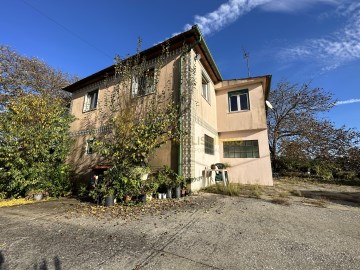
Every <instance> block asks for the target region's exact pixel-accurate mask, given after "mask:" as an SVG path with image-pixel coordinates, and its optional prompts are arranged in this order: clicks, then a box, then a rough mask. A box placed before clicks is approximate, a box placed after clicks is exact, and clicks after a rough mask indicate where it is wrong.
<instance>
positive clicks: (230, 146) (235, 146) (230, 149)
mask: <svg viewBox="0 0 360 270" xmlns="http://www.w3.org/2000/svg"><path fill="white" fill-rule="evenodd" d="M258 157H259V142H258V141H257V140H251V141H232V142H224V158H258Z"/></svg>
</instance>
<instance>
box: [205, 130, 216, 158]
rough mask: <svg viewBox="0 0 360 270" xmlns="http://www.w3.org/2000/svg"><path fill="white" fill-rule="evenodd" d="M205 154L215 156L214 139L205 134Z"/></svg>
mask: <svg viewBox="0 0 360 270" xmlns="http://www.w3.org/2000/svg"><path fill="white" fill-rule="evenodd" d="M205 154H209V155H213V154H214V138H211V137H210V136H208V135H206V134H205Z"/></svg>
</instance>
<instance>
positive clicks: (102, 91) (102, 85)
mask: <svg viewBox="0 0 360 270" xmlns="http://www.w3.org/2000/svg"><path fill="white" fill-rule="evenodd" d="M164 64H165V65H164V66H163V67H162V69H161V72H160V77H159V84H158V90H159V91H165V92H166V93H167V94H168V95H169V94H170V93H172V91H178V89H179V55H173V56H170V57H169V58H168V59H167V60H166V62H165V63H164ZM115 83H116V82H115V79H114V77H110V78H108V79H107V80H102V81H100V82H97V83H93V84H91V85H88V86H86V87H84V88H82V89H79V90H77V91H76V92H75V93H73V96H72V102H71V113H72V114H73V115H74V116H75V118H76V120H75V121H74V122H73V123H72V124H71V127H70V132H72V133H75V132H78V131H86V130H93V129H99V128H100V127H101V126H103V123H102V121H101V117H100V116H101V112H100V111H103V112H104V110H105V109H106V105H105V100H106V97H107V96H109V95H110V94H111V92H112V91H113V90H114V85H115ZM96 89H98V90H99V92H98V104H97V108H96V110H93V111H88V112H83V104H84V96H85V94H86V93H88V92H90V91H93V90H96ZM127 92H128V91H127ZM126 94H128V95H129V96H130V94H131V93H126ZM137 99H138V100H139V101H140V99H142V98H141V97H139V98H137ZM145 99H146V97H145ZM96 136H97V134H94V135H90V134H75V136H74V147H73V150H72V152H71V155H70V156H69V158H68V163H69V164H70V165H71V166H72V167H73V171H74V174H75V175H76V178H80V180H84V179H85V178H86V179H87V178H89V177H90V175H91V171H92V168H93V167H94V166H96V165H97V164H99V163H101V162H103V161H102V159H101V157H100V156H99V155H97V154H96V153H94V154H86V140H87V139H90V138H96ZM174 152H176V153H174ZM176 155H177V148H175V147H173V146H172V145H171V143H167V144H165V145H163V146H162V147H161V148H159V149H157V150H156V151H155V153H154V154H153V155H152V158H151V160H150V165H151V166H154V168H159V167H161V166H163V165H168V166H171V167H172V168H173V169H176V168H177V164H174V163H177V160H175V156H176Z"/></svg>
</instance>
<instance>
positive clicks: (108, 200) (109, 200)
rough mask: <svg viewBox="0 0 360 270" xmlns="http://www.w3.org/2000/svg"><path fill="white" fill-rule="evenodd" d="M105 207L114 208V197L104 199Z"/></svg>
mask: <svg viewBox="0 0 360 270" xmlns="http://www.w3.org/2000/svg"><path fill="white" fill-rule="evenodd" d="M105 206H114V196H107V197H105Z"/></svg>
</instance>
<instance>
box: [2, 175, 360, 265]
mask: <svg viewBox="0 0 360 270" xmlns="http://www.w3.org/2000/svg"><path fill="white" fill-rule="evenodd" d="M249 197H250V198H249ZM359 200H360V189H359V188H358V187H348V186H334V185H325V184H309V183H302V182H289V181H277V182H276V183H275V186H274V187H268V188H264V187H255V188H254V187H251V188H250V187H248V188H243V193H242V194H240V196H231V197H230V196H224V195H218V194H208V193H200V194H199V195H197V196H191V197H188V198H185V199H181V200H180V201H176V200H167V201H159V200H154V201H152V202H151V203H149V204H147V205H146V206H138V207H136V208H134V207H132V208H128V207H126V206H117V207H114V208H104V207H95V206H92V205H88V204H85V203H81V202H79V201H77V200H75V199H65V198H64V199H60V200H56V201H48V202H42V203H37V204H30V205H23V206H13V207H3V208H0V269H9V270H10V269H57V270H59V269H360V250H359V242H360V226H359V221H360V201H359Z"/></svg>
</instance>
